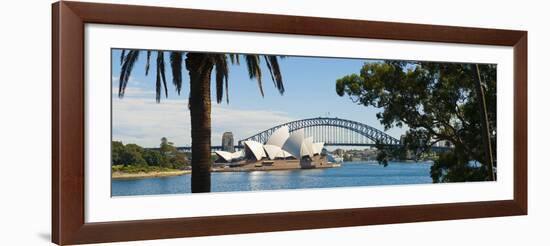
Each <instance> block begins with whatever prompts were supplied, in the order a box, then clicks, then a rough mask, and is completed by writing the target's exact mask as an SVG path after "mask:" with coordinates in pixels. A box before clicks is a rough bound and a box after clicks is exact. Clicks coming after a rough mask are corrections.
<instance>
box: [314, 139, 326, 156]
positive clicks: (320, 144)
mask: <svg viewBox="0 0 550 246" xmlns="http://www.w3.org/2000/svg"><path fill="white" fill-rule="evenodd" d="M323 147H325V143H323V142H318V143H313V154H321V152H322V151H323Z"/></svg>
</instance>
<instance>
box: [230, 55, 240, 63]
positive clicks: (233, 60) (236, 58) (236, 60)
mask: <svg viewBox="0 0 550 246" xmlns="http://www.w3.org/2000/svg"><path fill="white" fill-rule="evenodd" d="M228 55H229V59H230V60H231V64H237V65H240V62H239V55H238V54H228Z"/></svg>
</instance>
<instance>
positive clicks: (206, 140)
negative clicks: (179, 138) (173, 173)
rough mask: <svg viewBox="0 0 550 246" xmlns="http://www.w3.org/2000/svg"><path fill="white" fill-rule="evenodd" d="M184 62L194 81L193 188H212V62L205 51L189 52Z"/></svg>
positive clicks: (191, 107) (191, 104) (196, 190)
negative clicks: (201, 52) (202, 52)
mask: <svg viewBox="0 0 550 246" xmlns="http://www.w3.org/2000/svg"><path fill="white" fill-rule="evenodd" d="M185 66H186V68H187V70H188V71H189V77H190V84H191V86H190V87H191V89H190V93H189V111H190V112H191V151H192V152H191V153H192V157H191V158H192V159H191V167H192V172H191V192H193V193H199V192H210V167H211V157H210V155H211V153H210V137H211V118H210V108H211V100H210V75H211V73H212V68H213V62H212V61H211V59H210V57H209V56H208V55H206V54H200V53H188V54H187V58H186V59H185Z"/></svg>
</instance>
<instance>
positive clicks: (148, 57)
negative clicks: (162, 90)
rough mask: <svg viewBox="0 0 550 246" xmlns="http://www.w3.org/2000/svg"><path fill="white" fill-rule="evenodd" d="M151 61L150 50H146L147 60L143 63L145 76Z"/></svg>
mask: <svg viewBox="0 0 550 246" xmlns="http://www.w3.org/2000/svg"><path fill="white" fill-rule="evenodd" d="M150 62H151V51H150V50H148V51H147V62H146V63H145V76H147V75H149V64H150Z"/></svg>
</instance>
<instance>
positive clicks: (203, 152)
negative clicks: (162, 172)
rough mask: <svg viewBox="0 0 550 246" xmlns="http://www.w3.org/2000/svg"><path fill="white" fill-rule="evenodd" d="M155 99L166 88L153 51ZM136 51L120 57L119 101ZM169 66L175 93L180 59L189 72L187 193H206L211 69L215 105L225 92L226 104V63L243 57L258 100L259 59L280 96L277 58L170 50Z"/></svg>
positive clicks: (161, 63)
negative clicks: (213, 79) (154, 61)
mask: <svg viewBox="0 0 550 246" xmlns="http://www.w3.org/2000/svg"><path fill="white" fill-rule="evenodd" d="M146 53H147V61H146V65H145V74H146V75H148V73H149V64H150V60H151V54H152V51H147V52H146ZM155 53H156V55H157V57H156V58H157V59H156V71H157V73H156V100H157V102H160V98H161V91H162V89H163V88H164V94H165V96H166V97H168V88H167V86H166V76H165V64H164V53H165V52H164V51H156V52H155ZM139 54H140V51H139V50H123V51H122V53H121V56H120V63H121V66H122V67H121V71H120V78H119V91H118V95H119V97H120V98H122V97H123V96H124V91H125V89H126V85H127V84H128V80H129V78H130V74H131V73H132V69H133V67H134V64H135V62H136V61H137V59H138V57H139ZM169 54H170V66H171V68H172V77H173V81H172V82H173V84H174V86H175V88H176V92H177V93H178V94H180V93H181V87H182V70H183V64H182V62H183V59H184V57H185V68H186V69H187V71H188V72H189V78H190V90H189V104H188V107H189V111H190V113H191V151H192V155H193V157H192V159H191V167H192V171H191V192H193V193H197V192H210V167H211V163H210V162H211V159H210V155H211V152H210V151H211V148H210V137H211V118H210V113H211V111H210V109H211V105H210V104H211V99H210V87H211V84H210V81H211V74H212V70H215V83H216V102H217V103H221V101H222V99H223V95H224V90H225V98H226V101H227V103H229V93H228V77H229V67H228V64H229V62H230V63H231V64H237V65H238V64H239V58H240V57H243V58H244V59H245V62H246V66H247V69H248V74H249V77H250V79H256V81H257V82H258V87H259V89H260V93H261V95H262V97H263V96H264V91H263V87H262V71H261V69H260V60H261V59H262V58H263V59H264V61H265V63H266V65H267V68H268V69H269V73H270V75H271V79H272V80H273V83H274V85H275V87H276V88H277V90H278V91H279V93H280V94H283V93H284V91H285V89H284V85H283V79H282V76H281V71H280V68H279V62H278V57H277V56H273V55H242V56H240V55H237V54H219V53H197V52H178V51H171V52H169Z"/></svg>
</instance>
